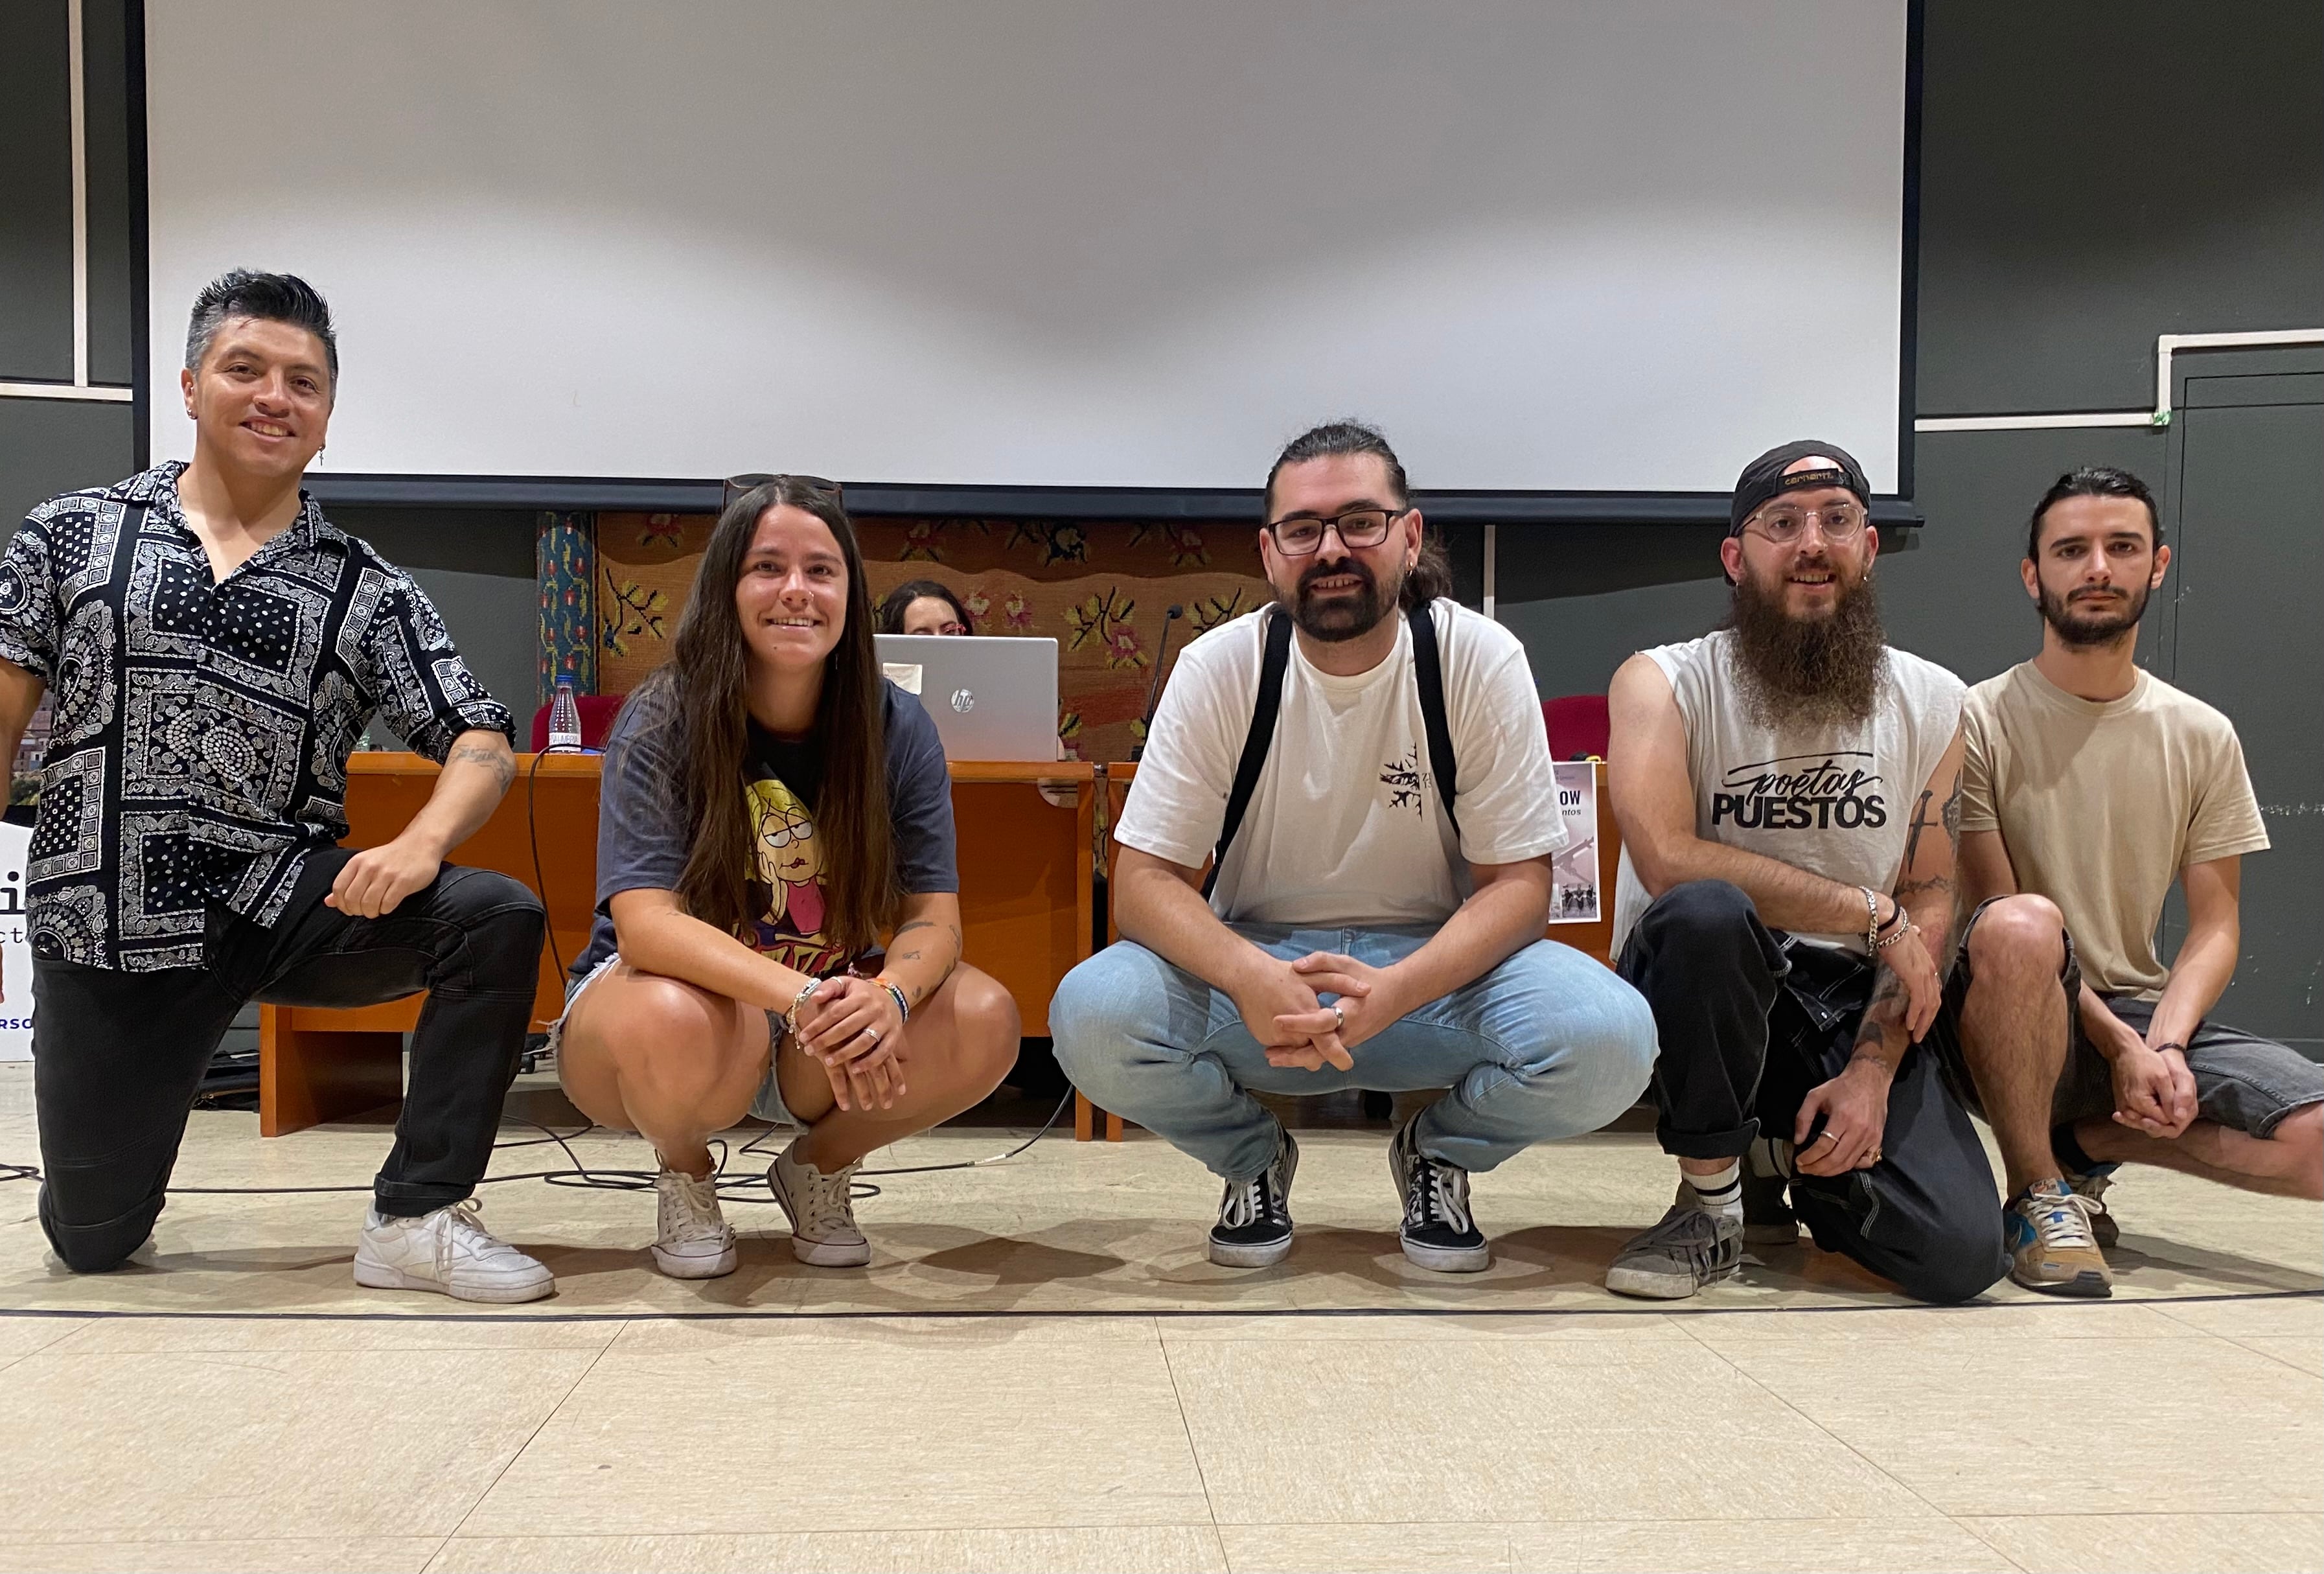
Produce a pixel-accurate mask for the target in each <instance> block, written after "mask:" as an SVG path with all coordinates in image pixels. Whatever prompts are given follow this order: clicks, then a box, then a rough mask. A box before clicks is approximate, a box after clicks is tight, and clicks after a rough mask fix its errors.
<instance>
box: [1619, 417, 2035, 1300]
mask: <svg viewBox="0 0 2324 1574" xmlns="http://www.w3.org/2000/svg"><path fill="white" fill-rule="evenodd" d="M1730 521H1731V523H1730V528H1729V532H1728V536H1727V539H1726V541H1725V542H1722V543H1721V544H1720V561H1721V562H1722V564H1723V565H1724V566H1725V569H1726V571H1727V577H1728V579H1729V583H1731V584H1732V585H1733V586H1734V588H1735V589H1734V604H1733V613H1732V616H1730V617H1729V621H1728V623H1727V624H1726V625H1725V626H1723V627H1721V628H1720V629H1718V630H1717V631H1715V632H1714V633H1712V634H1708V635H1706V636H1705V637H1703V638H1701V639H1698V640H1691V641H1688V642H1686V643H1681V644H1674V645H1664V646H1660V647H1658V648H1656V649H1654V650H1650V651H1645V652H1642V653H1639V654H1637V655H1635V656H1633V657H1631V658H1630V659H1629V661H1628V662H1625V663H1624V664H1623V666H1622V668H1621V670H1620V671H1618V672H1617V673H1616V674H1615V677H1614V682H1613V685H1612V688H1611V689H1610V690H1609V696H1608V699H1609V707H1610V709H1611V713H1612V715H1611V720H1612V733H1611V743H1610V746H1609V750H1608V755H1609V761H1608V788H1609V793H1610V794H1611V798H1612V802H1613V808H1614V814H1615V818H1616V819H1617V820H1618V821H1619V823H1620V825H1621V828H1622V842H1623V847H1622V867H1621V872H1620V875H1619V880H1618V885H1617V890H1616V896H1615V909H1614V944H1615V948H1616V954H1617V956H1618V958H1619V968H1618V970H1619V971H1620V973H1621V975H1622V977H1625V978H1627V979H1628V980H1629V981H1630V982H1631V983H1632V984H1633V985H1635V986H1637V988H1638V990H1639V991H1640V992H1641V993H1642V994H1644V995H1646V999H1647V1002H1648V1003H1649V1004H1650V1005H1652V1006H1653V1008H1654V1014H1655V1028H1656V1031H1657V1033H1658V1035H1659V1038H1660V1040H1661V1048H1660V1051H1659V1053H1658V1055H1657V1058H1656V1060H1655V1076H1654V1089H1655V1103H1656V1105H1657V1107H1658V1109H1659V1112H1660V1119H1659V1121H1658V1122H1657V1125H1656V1128H1655V1129H1656V1135H1657V1136H1658V1137H1659V1138H1660V1140H1661V1142H1662V1145H1663V1150H1664V1151H1665V1153H1670V1154H1672V1155H1673V1156H1674V1157H1675V1158H1676V1159H1677V1160H1678V1164H1679V1171H1680V1184H1679V1189H1678V1197H1677V1200H1676V1202H1675V1203H1674V1206H1673V1207H1672V1208H1671V1209H1670V1211H1669V1212H1668V1213H1667V1214H1665V1216H1664V1218H1663V1219H1662V1222H1661V1223H1659V1224H1657V1225H1655V1227H1653V1228H1651V1229H1649V1230H1647V1231H1646V1232H1645V1233H1644V1234H1643V1235H1640V1236H1637V1238H1636V1239H1635V1240H1633V1241H1631V1242H1630V1244H1629V1245H1627V1246H1626V1247H1624V1248H1623V1250H1622V1253H1621V1254H1620V1255H1619V1256H1618V1257H1617V1258H1616V1259H1615V1262H1614V1264H1613V1266H1612V1267H1611V1268H1610V1269H1609V1271H1608V1273H1607V1276H1606V1284H1607V1288H1609V1289H1610V1290H1614V1291H1617V1292H1622V1293H1625V1294H1630V1295H1641V1296H1649V1297H1655V1298H1660V1299H1679V1298H1683V1297H1685V1296H1689V1295H1692V1294H1693V1293H1694V1292H1696V1291H1697V1290H1699V1289H1701V1288H1702V1287H1703V1286H1704V1285H1707V1284H1711V1283H1715V1282H1718V1281H1720V1280H1721V1279H1725V1278H1727V1277H1729V1275H1731V1274H1732V1273H1734V1272H1735V1271H1736V1268H1737V1267H1738V1264H1740V1262H1741V1260H1742V1250H1743V1245H1744V1243H1745V1241H1747V1240H1749V1241H1753V1242H1761V1243H1768V1244H1774V1243H1778V1242H1788V1241H1791V1240H1793V1239H1795V1238H1796V1236H1797V1224H1798V1221H1800V1220H1804V1221H1805V1222H1806V1223H1807V1225H1808V1226H1809V1227H1810V1228H1811V1229H1812V1231H1813V1232H1814V1236H1815V1239H1816V1244H1817V1245H1820V1246H1821V1247H1823V1248H1824V1249H1825V1250H1827V1251H1836V1252H1842V1253H1845V1254H1846V1255H1849V1256H1850V1257H1852V1258H1854V1259H1855V1260H1856V1261H1857V1262H1858V1263H1859V1264H1863V1265H1864V1266H1865V1267H1867V1268H1868V1269H1870V1270H1871V1271H1872V1272H1873V1273H1877V1274H1879V1275H1880V1276H1881V1277H1882V1278H1885V1279H1887V1280H1890V1281H1892V1282H1895V1285H1896V1286H1897V1288H1898V1289H1900V1290H1902V1291H1903V1292H1904V1293H1906V1294H1908V1295H1912V1296H1914V1297H1916V1298H1919V1299H1921V1300H1924V1301H1965V1300H1967V1299H1969V1297H1971V1296H1973V1295H1976V1294H1978V1292H1981V1291H1983V1290H1985V1289H1986V1288H1987V1286H1988V1285H1990V1284H1992V1283H1993V1282H1994V1281H1996V1280H1997V1279H1998V1278H2000V1277H2001V1274H2002V1273H2003V1271H2004V1270H2005V1268H2006V1266H2007V1258H2006V1255H2005V1254H2004V1252H2003V1250H2002V1239H2001V1229H2000V1226H1999V1223H1998V1219H1997V1208H1996V1206H1995V1205H1996V1202H1997V1198H1998V1194H1997V1192H1996V1190H1995V1189H1994V1183H1993V1174H1992V1170H1991V1168H1990V1166H1989V1165H1988V1164H1987V1161H1986V1156H1985V1152H1984V1149H1983V1147H1982V1146H1981V1145H1980V1144H1979V1143H1978V1138H1977V1134H1976V1131H1975V1129H1974V1128H1973V1127H1972V1125H1970V1123H1969V1116H1968V1115H1967V1114H1966V1113H1965V1112H1964V1111H1963V1109H1962V1108H1961V1106H1960V1102H1959V1101H1958V1100H1957V1099H1956V1098H1955V1097H1954V1096H1953V1095H1952V1093H1951V1092H1950V1089H1949V1087H1948V1085H1947V1083H1946V1081H1945V1079H1944V1078H1943V1077H1942V1076H1941V1070H1940V1067H1939V1065H1938V1061H1937V1057H1936V1056H1934V1055H1933V1054H1932V1053H1929V1052H1927V1051H1923V1050H1920V1049H1917V1048H1915V1047H1914V1045H1915V1041H1917V1040H1918V1039H1919V1038H1920V1037H1921V1035H1922V1034H1923V1032H1927V1030H1928V1028H1929V1024H1930V1023H1931V1022H1932V1019H1933V1018H1934V1017H1935V1015H1936V1014H1937V1009H1938V1005H1939V1003H1940V1001H1941V984H1940V978H1939V973H1938V965H1939V959H1940V958H1942V957H1943V956H1944V955H1945V952H1946V939H1947V931H1948V929H1949V928H1950V924H1951V921H1952V910H1953V898H1954V877H1953V860H1954V852H1955V848H1954V843H1955V840H1956V837H1957V834H1958V831H1959V828H1960V781H1961V734H1960V714H1961V704H1962V699H1963V694H1964V688H1963V685H1962V683H1961V681H1960V679H1958V678H1956V677H1955V676H1954V675H1953V674H1952V673H1950V672H1949V671H1945V670H1944V669H1943V668H1941V667H1939V666H1936V665H1934V664H1933V663H1932V662H1925V661H1923V660H1921V659H1920V658H1919V657H1917V656H1913V655H1909V654H1907V653H1904V652H1903V651H1898V650H1895V649H1892V648H1890V646H1889V645H1888V643H1887V642H1886V635H1885V634H1884V633H1883V631H1882V629H1881V625H1880V615H1879V608H1878V604H1877V599H1876V597H1875V594H1874V590H1873V577H1872V566H1873V560H1874V559H1875V558H1877V556H1878V555H1879V550H1880V538H1879V534H1878V532H1877V531H1876V530H1875V529H1874V528H1873V527H1872V525H1871V522H1870V492H1869V488H1868V486H1867V483H1866V481H1865V478H1864V473H1863V470H1862V468H1860V467H1859V466H1858V464H1857V462H1856V460H1855V459H1854V458H1851V457H1850V456H1849V454H1848V452H1847V451H1846V450H1845V449H1841V448H1840V447H1838V446H1837V445H1835V444H1832V443H1829V442H1822V441H1812V442H1796V443H1789V444H1786V445H1784V447H1782V448H1778V449H1772V450H1770V451H1769V452H1767V453H1765V454H1762V455H1761V456H1760V457H1759V458H1756V459H1754V460H1752V461H1751V463H1750V464H1749V465H1748V466H1746V467H1745V468H1744V470H1743V474H1742V477H1741V478H1740V479H1739V480H1738V482H1737V484H1736V489H1735V497H1734V503H1733V507H1732V512H1731V514H1730ZM1787 1194H1788V1195H1787Z"/></svg>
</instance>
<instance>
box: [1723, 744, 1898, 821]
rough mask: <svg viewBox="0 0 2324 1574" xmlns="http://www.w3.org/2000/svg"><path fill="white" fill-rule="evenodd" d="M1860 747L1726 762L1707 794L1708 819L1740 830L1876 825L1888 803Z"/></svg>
mask: <svg viewBox="0 0 2324 1574" xmlns="http://www.w3.org/2000/svg"><path fill="white" fill-rule="evenodd" d="M1872 763H1873V760H1872V755H1871V754H1870V752H1869V751H1867V750H1864V749H1831V750H1824V751H1820V752H1818V753H1816V754H1812V755H1784V756H1783V757H1781V758H1778V759H1773V760H1757V761H1754V762H1752V763H1751V764H1746V765H1735V766H1730V767H1729V769H1728V771H1727V773H1725V774H1724V775H1722V776H1721V777H1720V779H1719V789H1718V791H1716V792H1713V793H1712V794H1711V824H1713V825H1722V824H1723V825H1732V826H1735V827H1737V828H1738V829H1743V830H1878V829H1880V828H1881V827H1882V826H1885V825H1886V824H1887V823H1888V804H1887V801H1886V799H1884V798H1883V797H1882V796H1881V795H1880V793H1879V792H1878V791H1877V789H1878V788H1879V786H1880V784H1881V782H1880V773H1878V772H1877V771H1875V770H1873V769H1871V765H1872Z"/></svg>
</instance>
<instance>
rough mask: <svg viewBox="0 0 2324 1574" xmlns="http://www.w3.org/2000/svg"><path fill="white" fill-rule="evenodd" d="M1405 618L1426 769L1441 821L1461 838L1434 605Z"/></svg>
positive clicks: (1455, 838) (1456, 841) (1455, 766)
mask: <svg viewBox="0 0 2324 1574" xmlns="http://www.w3.org/2000/svg"><path fill="white" fill-rule="evenodd" d="M1405 621H1406V622H1407V623H1409V624H1411V625H1412V674H1413V677H1414V678H1415V679H1416V680H1417V681H1418V682H1419V684H1420V724H1421V726H1422V727H1425V728H1426V729H1427V731H1428V769H1429V771H1430V773H1432V774H1434V776H1435V778H1436V795H1437V796H1438V797H1439V798H1441V799H1443V801H1444V820H1445V823H1446V824H1448V825H1450V826H1451V827H1452V840H1453V843H1454V845H1456V846H1457V845H1459V843H1460V840H1461V817H1460V816H1459V815H1457V814H1455V813H1453V812H1452V784H1453V778H1454V777H1455V776H1457V775H1458V774H1459V773H1460V770H1461V767H1460V764H1459V762H1457V761H1456V760H1454V759H1453V757H1452V727H1451V726H1450V725H1449V724H1448V723H1447V722H1446V721H1445V719H1444V663H1443V662H1441V661H1439V660H1438V659H1437V655H1436V608H1435V607H1434V606H1424V607H1422V608H1421V609H1420V610H1419V611H1417V612H1416V613H1413V614H1412V615H1411V616H1408V617H1407V618H1406V620H1405Z"/></svg>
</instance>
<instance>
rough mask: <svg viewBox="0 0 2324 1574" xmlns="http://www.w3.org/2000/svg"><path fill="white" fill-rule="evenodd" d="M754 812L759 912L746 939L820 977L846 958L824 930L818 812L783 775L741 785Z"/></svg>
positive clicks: (754, 890)
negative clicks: (782, 780)
mask: <svg viewBox="0 0 2324 1574" xmlns="http://www.w3.org/2000/svg"><path fill="white" fill-rule="evenodd" d="M742 803H743V808H744V810H746V811H747V812H748V813H749V815H750V817H751V847H752V853H753V855H754V856H753V862H752V870H751V878H750V883H749V884H750V897H751V905H752V909H753V910H755V911H756V912H758V914H759V916H758V917H757V918H756V919H754V920H753V921H752V925H751V931H752V932H751V933H749V934H747V935H745V936H743V937H742V938H743V939H744V940H748V941H749V942H750V943H751V945H752V947H754V948H755V949H758V950H760V951H761V952H763V953H765V954H766V955H768V956H770V957H772V958H774V959H775V960H776V961H778V962H780V963H781V964H782V965H783V966H784V967H786V968H792V969H794V970H796V971H798V972H801V973H807V974H813V975H816V976H818V977H819V976H821V975H823V974H825V973H827V972H829V971H830V970H831V969H832V968H835V967H836V966H838V964H839V963H840V962H841V961H843V960H844V953H843V952H842V950H841V949H840V948H839V947H838V946H836V945H834V944H833V943H832V942H831V941H830V940H829V939H828V938H827V937H826V936H825V933H824V919H825V913H826V912H827V909H826V908H825V903H824V893H823V873H824V863H823V839H822V838H820V837H818V836H816V833H815V816H814V815H812V814H810V813H809V812H808V811H807V805H806V804H805V803H804V802H802V801H800V800H799V796H798V793H796V792H792V791H791V790H790V789H789V788H788V787H787V786H785V785H784V784H783V783H782V782H780V781H779V780H778V779H776V778H774V777H771V776H769V777H761V779H760V780H758V781H756V782H752V783H751V784H750V785H749V786H747V787H745V788H744V789H743V790H742Z"/></svg>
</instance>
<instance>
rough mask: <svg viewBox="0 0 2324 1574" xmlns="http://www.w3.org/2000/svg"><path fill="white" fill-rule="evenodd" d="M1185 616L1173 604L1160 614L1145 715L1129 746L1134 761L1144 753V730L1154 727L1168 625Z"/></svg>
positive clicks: (1139, 721)
mask: <svg viewBox="0 0 2324 1574" xmlns="http://www.w3.org/2000/svg"><path fill="white" fill-rule="evenodd" d="M1184 616H1186V609H1185V607H1183V606H1177V605H1176V604H1175V603H1174V604H1173V605H1172V606H1170V607H1169V608H1168V609H1167V611H1165V612H1164V613H1163V614H1162V640H1161V643H1159V644H1157V646H1156V647H1155V649H1154V681H1152V682H1151V683H1148V685H1147V686H1146V714H1145V715H1144V716H1141V717H1139V718H1138V733H1139V741H1138V742H1136V743H1134V744H1132V745H1130V759H1131V760H1132V761H1136V760H1137V759H1139V757H1140V756H1142V755H1144V754H1145V753H1146V741H1145V739H1146V729H1147V728H1148V727H1152V726H1153V725H1154V708H1155V706H1157V704H1159V703H1161V699H1162V662H1163V660H1164V659H1165V658H1166V657H1167V656H1168V655H1169V653H1170V625H1172V624H1174V623H1176V622H1177V621H1178V620H1179V619H1180V618H1182V617H1184Z"/></svg>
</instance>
